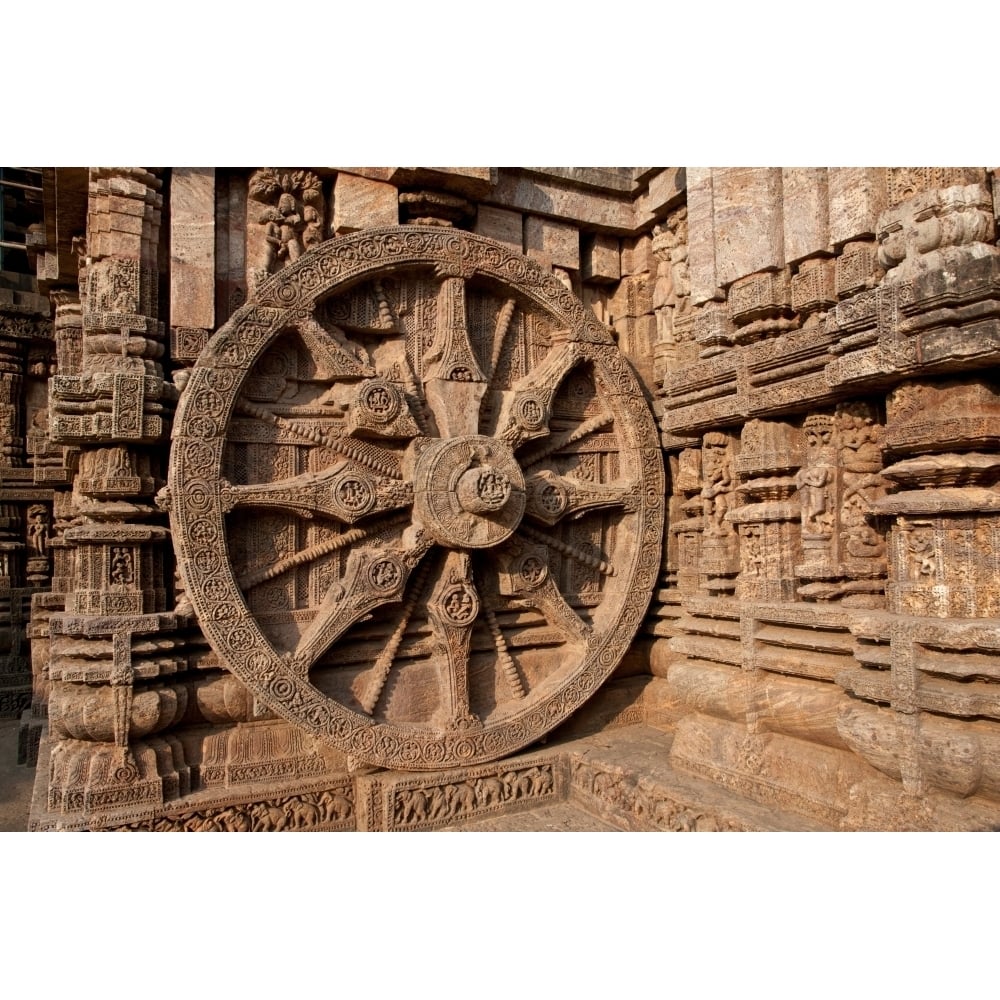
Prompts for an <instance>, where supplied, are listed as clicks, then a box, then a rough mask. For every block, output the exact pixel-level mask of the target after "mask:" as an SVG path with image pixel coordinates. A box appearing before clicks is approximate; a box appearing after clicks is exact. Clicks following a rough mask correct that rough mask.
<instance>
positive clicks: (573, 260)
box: [524, 215, 580, 271]
mask: <svg viewBox="0 0 1000 1000" xmlns="http://www.w3.org/2000/svg"><path fill="white" fill-rule="evenodd" d="M524 252H525V253H526V254H527V255H528V256H529V257H536V258H538V259H539V260H541V261H544V262H546V263H549V264H551V265H552V266H554V267H568V268H571V269H572V270H574V271H578V270H579V269H580V231H579V230H578V229H577V228H576V227H575V226H568V225H565V224H564V223H561V222H553V221H552V220H551V219H540V218H538V217H537V216H534V215H529V216H527V217H526V218H525V220H524Z"/></svg>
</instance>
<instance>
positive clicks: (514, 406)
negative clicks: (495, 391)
mask: <svg viewBox="0 0 1000 1000" xmlns="http://www.w3.org/2000/svg"><path fill="white" fill-rule="evenodd" d="M582 360H583V352H582V350H581V347H580V344H578V343H576V342H575V341H566V340H564V341H562V342H561V343H559V344H558V345H557V346H555V347H554V348H553V349H552V351H551V352H550V353H549V354H548V355H547V356H546V358H545V360H544V361H542V362H541V364H539V365H538V367H537V368H535V370H534V371H532V372H529V374H527V375H525V376H524V378H522V379H520V380H519V381H518V382H517V383H516V385H514V387H513V389H512V391H510V392H506V393H504V399H503V404H502V406H501V408H500V419H499V420H498V421H497V433H498V436H499V437H500V439H501V440H502V441H505V442H507V444H509V445H510V446H511V448H512V449H514V450H515V451H516V450H517V449H518V448H519V447H520V446H521V445H522V444H524V442H525V441H530V440H531V439H532V438H537V437H542V436H544V435H545V434H548V433H549V422H550V421H551V419H552V400H553V398H554V397H555V394H556V392H557V391H558V389H559V387H560V386H561V385H562V383H563V379H565V378H566V376H567V375H568V374H569V373H570V372H571V371H572V370H573V368H575V367H576V366H577V365H578V364H579V363H580V362H581V361H582Z"/></svg>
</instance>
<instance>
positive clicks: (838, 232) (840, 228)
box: [828, 167, 886, 245]
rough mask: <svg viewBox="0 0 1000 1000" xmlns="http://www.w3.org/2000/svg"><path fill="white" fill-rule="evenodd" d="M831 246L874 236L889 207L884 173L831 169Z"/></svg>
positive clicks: (860, 169) (853, 168)
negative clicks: (887, 206)
mask: <svg viewBox="0 0 1000 1000" xmlns="http://www.w3.org/2000/svg"><path fill="white" fill-rule="evenodd" d="M828 182H829V194H830V242H831V243H835V244H838V245H839V244H842V243H847V242H849V241H851V240H857V239H858V238H859V237H863V236H874V235H875V231H876V227H877V223H878V216H879V213H880V212H882V211H883V209H884V208H885V205H886V190H885V171H884V170H878V169H877V168H874V167H831V168H830V169H829V173H828Z"/></svg>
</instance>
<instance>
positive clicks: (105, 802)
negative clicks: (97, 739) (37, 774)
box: [29, 737, 191, 829]
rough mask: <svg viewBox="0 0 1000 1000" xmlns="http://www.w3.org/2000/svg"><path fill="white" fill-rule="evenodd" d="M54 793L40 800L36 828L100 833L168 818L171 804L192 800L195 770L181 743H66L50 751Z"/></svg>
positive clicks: (35, 807)
mask: <svg viewBox="0 0 1000 1000" xmlns="http://www.w3.org/2000/svg"><path fill="white" fill-rule="evenodd" d="M47 744H48V741H47V740H46V741H45V744H43V747H44V750H42V751H40V755H39V756H40V759H41V757H42V755H43V754H44V755H45V756H47V757H48V794H47V796H46V799H45V802H44V806H42V805H41V804H40V803H39V802H38V801H37V799H36V801H34V802H33V803H32V813H31V817H30V818H29V827H30V828H31V829H43V828H45V829H53V828H56V827H59V826H61V825H69V826H71V827H89V828H90V829H97V828H101V827H106V826H110V825H113V824H119V823H127V822H132V821H135V820H139V819H142V818H152V817H154V816H157V815H160V814H162V812H163V810H164V806H165V804H166V803H167V802H169V801H170V800H171V799H176V798H178V797H179V796H181V795H187V794H188V793H189V792H190V788H191V775H190V769H189V768H188V766H187V763H186V761H185V758H184V750H183V747H182V746H181V744H180V742H179V741H178V740H176V739H174V738H173V737H167V738H165V739H155V738H154V739H151V740H148V741H143V742H138V743H134V744H132V745H131V746H129V747H128V748H124V747H119V746H115V745H114V744H108V743H88V742H83V741H81V740H62V741H60V742H59V743H56V744H55V745H54V746H52V748H51V753H49V752H48V749H49V748H48V745H47Z"/></svg>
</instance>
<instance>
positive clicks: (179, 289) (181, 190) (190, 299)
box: [170, 167, 215, 330]
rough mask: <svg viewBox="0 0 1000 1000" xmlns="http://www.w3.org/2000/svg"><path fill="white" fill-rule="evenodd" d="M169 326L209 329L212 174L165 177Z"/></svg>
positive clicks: (199, 171)
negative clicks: (167, 179)
mask: <svg viewBox="0 0 1000 1000" xmlns="http://www.w3.org/2000/svg"><path fill="white" fill-rule="evenodd" d="M170 188H171V197H170V324H171V326H175V327H195V328H200V329H204V330H211V329H212V328H213V327H214V326H215V169H214V168H213V167H175V168H174V169H173V170H172V171H171V174H170Z"/></svg>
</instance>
